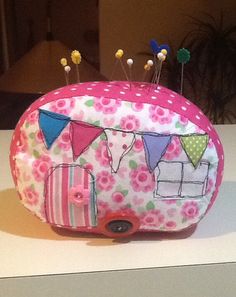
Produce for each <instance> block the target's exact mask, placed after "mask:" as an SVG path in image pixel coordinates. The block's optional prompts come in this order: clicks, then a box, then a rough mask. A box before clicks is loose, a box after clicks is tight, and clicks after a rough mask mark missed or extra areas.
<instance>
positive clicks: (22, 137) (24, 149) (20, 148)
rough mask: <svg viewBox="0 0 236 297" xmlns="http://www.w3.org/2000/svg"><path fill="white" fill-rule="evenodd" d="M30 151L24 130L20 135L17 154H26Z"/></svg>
mask: <svg viewBox="0 0 236 297" xmlns="http://www.w3.org/2000/svg"><path fill="white" fill-rule="evenodd" d="M27 150H28V137H27V134H26V133H25V131H24V130H22V131H21V133H20V141H19V145H17V152H22V153H25V152H27Z"/></svg>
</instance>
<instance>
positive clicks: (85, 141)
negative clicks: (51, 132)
mask: <svg viewBox="0 0 236 297" xmlns="http://www.w3.org/2000/svg"><path fill="white" fill-rule="evenodd" d="M70 129H71V132H70V133H71V145H72V150H73V157H74V160H76V159H77V158H78V157H79V156H80V155H81V154H82V153H83V152H84V151H85V150H86V148H87V147H88V146H89V145H90V144H91V143H92V142H93V141H94V140H95V139H96V138H97V137H98V136H99V135H100V134H101V133H102V132H103V128H100V127H96V126H93V125H90V124H86V123H82V122H77V121H72V122H71V126H70Z"/></svg>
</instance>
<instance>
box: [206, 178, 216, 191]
mask: <svg viewBox="0 0 236 297" xmlns="http://www.w3.org/2000/svg"><path fill="white" fill-rule="evenodd" d="M213 186H214V181H213V180H212V178H209V179H208V182H207V189H206V194H209V193H210V192H211V190H212V188H213Z"/></svg>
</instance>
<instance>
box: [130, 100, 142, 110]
mask: <svg viewBox="0 0 236 297" xmlns="http://www.w3.org/2000/svg"><path fill="white" fill-rule="evenodd" d="M143 107H144V104H143V103H141V102H135V103H132V109H133V110H135V111H142V110H143Z"/></svg>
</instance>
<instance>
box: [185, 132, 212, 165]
mask: <svg viewBox="0 0 236 297" xmlns="http://www.w3.org/2000/svg"><path fill="white" fill-rule="evenodd" d="M180 140H181V144H182V147H183V149H184V151H185V153H186V154H187V156H188V158H189V160H190V161H191V162H192V164H193V166H194V167H197V165H198V162H199V161H200V160H201V158H202V156H203V154H204V152H205V150H206V147H207V144H208V140H209V138H208V135H196V134H195V135H190V136H181V137H180Z"/></svg>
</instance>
